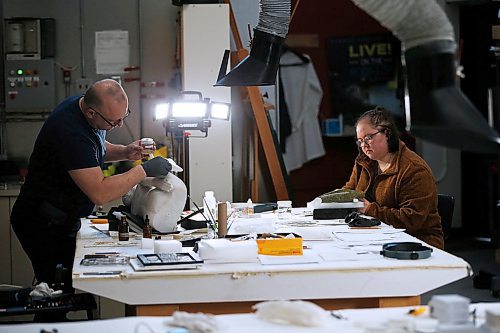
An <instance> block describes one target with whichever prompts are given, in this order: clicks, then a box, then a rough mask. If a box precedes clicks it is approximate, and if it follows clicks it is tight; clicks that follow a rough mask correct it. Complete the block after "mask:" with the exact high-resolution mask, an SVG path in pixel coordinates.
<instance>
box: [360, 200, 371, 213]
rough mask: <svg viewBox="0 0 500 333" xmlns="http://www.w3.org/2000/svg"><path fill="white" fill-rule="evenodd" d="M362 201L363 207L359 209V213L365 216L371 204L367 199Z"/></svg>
mask: <svg viewBox="0 0 500 333" xmlns="http://www.w3.org/2000/svg"><path fill="white" fill-rule="evenodd" d="M361 201H362V202H363V207H361V208H358V213H361V214H364V213H365V211H366V209H367V208H368V206H369V205H370V204H371V202H370V201H368V200H366V199H363V200H361Z"/></svg>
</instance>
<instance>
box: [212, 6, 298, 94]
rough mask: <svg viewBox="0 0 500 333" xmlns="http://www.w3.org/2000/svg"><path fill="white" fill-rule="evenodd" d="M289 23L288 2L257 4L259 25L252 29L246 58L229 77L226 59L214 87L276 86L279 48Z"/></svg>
mask: <svg viewBox="0 0 500 333" xmlns="http://www.w3.org/2000/svg"><path fill="white" fill-rule="evenodd" d="M289 23H290V0H285V1H283V0H261V1H260V14H259V23H258V24H257V26H256V27H255V29H254V37H253V39H252V46H251V49H250V54H249V55H248V56H247V57H246V58H245V59H243V60H242V61H241V62H240V63H239V64H238V65H237V66H236V67H234V68H233V70H231V71H230V72H229V73H227V74H226V75H224V73H225V71H226V68H227V60H228V58H227V55H226V56H225V57H224V59H223V61H222V65H221V70H220V71H219V73H220V74H219V78H218V79H217V83H216V84H215V85H216V86H265V85H273V84H275V83H276V74H277V72H278V66H279V59H280V53H281V45H283V42H284V41H285V37H286V34H287V32H288V25H289Z"/></svg>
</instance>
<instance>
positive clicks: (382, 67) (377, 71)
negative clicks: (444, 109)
mask: <svg viewBox="0 0 500 333" xmlns="http://www.w3.org/2000/svg"><path fill="white" fill-rule="evenodd" d="M327 58H328V67H329V86H330V96H331V98H332V107H333V113H334V114H342V115H343V119H344V125H345V126H344V134H352V132H353V130H354V129H353V128H352V125H353V124H354V122H355V121H356V119H357V118H358V117H359V116H360V115H361V114H362V113H363V112H365V111H367V110H369V109H372V108H373V107H374V106H375V105H381V106H384V107H385V108H386V109H388V110H389V111H391V112H393V113H394V115H396V117H398V116H400V115H403V114H404V111H403V109H402V107H401V105H402V103H401V101H400V95H401V92H400V89H402V88H403V84H401V82H402V80H401V75H400V74H401V43H400V41H399V40H398V39H397V38H396V37H394V36H393V35H392V34H391V33H386V34H376V35H364V36H350V37H329V38H327Z"/></svg>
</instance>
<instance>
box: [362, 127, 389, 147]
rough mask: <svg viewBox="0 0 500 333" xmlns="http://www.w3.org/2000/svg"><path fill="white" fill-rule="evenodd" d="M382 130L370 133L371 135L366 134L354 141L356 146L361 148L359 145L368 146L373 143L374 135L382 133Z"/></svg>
mask: <svg viewBox="0 0 500 333" xmlns="http://www.w3.org/2000/svg"><path fill="white" fill-rule="evenodd" d="M383 132H384V130H379V131H377V132H375V133H372V134H367V135H366V136H365V137H364V138H363V139H355V141H356V144H357V145H358V147H361V145H362V144H363V143H364V144H370V143H371V142H372V141H373V138H374V137H375V135H377V134H379V133H383Z"/></svg>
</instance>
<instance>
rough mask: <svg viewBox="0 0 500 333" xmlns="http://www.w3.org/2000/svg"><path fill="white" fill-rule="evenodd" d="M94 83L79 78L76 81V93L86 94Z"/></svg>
mask: <svg viewBox="0 0 500 333" xmlns="http://www.w3.org/2000/svg"><path fill="white" fill-rule="evenodd" d="M92 83H94V81H92V80H91V79H85V78H79V79H76V80H75V85H76V87H75V89H76V93H84V92H86V91H87V89H88V88H89V87H90V86H91V85H92Z"/></svg>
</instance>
